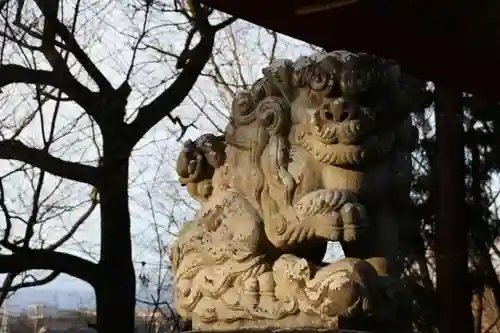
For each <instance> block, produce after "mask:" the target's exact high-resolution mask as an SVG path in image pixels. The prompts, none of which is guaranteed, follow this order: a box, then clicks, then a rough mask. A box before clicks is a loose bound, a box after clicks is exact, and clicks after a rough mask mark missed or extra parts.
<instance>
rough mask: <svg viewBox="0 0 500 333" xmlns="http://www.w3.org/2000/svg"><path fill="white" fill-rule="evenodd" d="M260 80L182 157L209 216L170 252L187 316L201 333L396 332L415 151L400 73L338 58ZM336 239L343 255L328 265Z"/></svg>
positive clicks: (274, 66) (271, 70)
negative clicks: (343, 328)
mask: <svg viewBox="0 0 500 333" xmlns="http://www.w3.org/2000/svg"><path fill="white" fill-rule="evenodd" d="M262 73H263V77H262V78H260V79H258V80H257V81H256V82H255V83H254V84H253V85H252V86H251V87H250V89H248V90H246V91H243V92H240V93H238V94H237V96H236V97H235V98H234V101H233V103H232V106H231V110H230V119H229V123H228V125H227V127H226V129H225V133H224V135H223V136H215V135H211V134H205V135H203V136H201V137H200V138H198V139H196V140H194V141H188V142H186V143H185V145H184V149H183V150H182V152H181V154H180V156H179V158H178V164H177V173H178V175H179V181H180V183H181V184H182V185H183V186H186V187H187V189H188V192H189V193H190V195H191V196H192V197H193V198H195V199H197V200H198V201H200V203H201V208H200V210H199V211H198V214H197V215H196V216H195V218H194V219H193V221H190V222H188V223H186V225H185V226H184V228H183V230H182V232H181V233H180V235H179V239H178V240H177V241H176V243H175V244H174V245H173V247H172V252H171V256H170V258H171V261H172V269H173V273H174V276H175V281H176V294H175V299H176V307H177V310H178V312H179V314H181V315H182V316H185V317H187V318H191V319H192V320H193V325H194V327H195V329H210V330H214V329H215V330H217V329H221V330H225V329H231V328H235V327H239V328H259V327H260V328H270V327H273V328H289V329H300V328H313V327H314V328H339V325H340V324H339V323H340V319H344V318H354V319H356V318H359V317H360V316H361V317H363V318H365V319H366V318H370V320H376V321H379V320H380V321H381V322H384V325H386V324H387V320H392V319H393V318H397V317H398V315H397V314H396V311H399V310H397V309H399V304H400V303H399V300H400V299H403V297H402V296H401V294H397V292H396V291H397V290H399V289H397V288H396V287H394V285H395V284H396V283H397V281H396V280H393V279H392V277H393V276H397V272H396V273H394V272H392V271H391V270H392V267H395V266H396V265H393V263H394V261H395V260H396V255H397V253H398V252H397V251H398V230H399V229H398V228H399V225H398V224H400V223H402V221H404V220H405V209H404V208H402V209H401V208H399V206H398V205H399V204H398V203H399V202H402V201H404V200H405V199H404V198H405V197H406V196H407V195H408V184H409V179H410V178H409V177H410V176H411V164H409V163H410V159H409V152H410V150H411V149H412V142H413V141H412V140H413V137H412V135H413V134H412V133H413V127H412V125H411V121H410V117H409V112H408V111H409V110H408V104H407V102H406V99H405V98H404V94H403V92H402V89H401V87H400V71H399V67H398V66H397V65H396V64H395V63H394V62H392V61H390V60H384V59H380V58H378V57H375V56H372V55H369V54H353V53H350V52H346V51H335V52H331V53H318V54H313V55H310V56H307V57H301V58H299V59H298V60H296V61H291V60H278V61H274V62H273V63H271V64H270V66H268V67H267V68H265V69H263V71H262ZM367 231H368V232H367ZM367 235H368V237H367ZM328 241H335V242H339V243H340V244H341V246H342V248H343V250H344V253H345V254H346V258H345V259H342V260H339V261H337V262H334V263H329V264H326V263H323V262H322V260H323V257H324V254H325V249H326V244H327V242H328ZM394 281H396V282H394ZM394 290H396V291H394ZM398 292H399V291H398ZM394 295H395V296H394ZM402 311H403V310H402ZM404 311H407V310H404ZM404 311H403V313H404Z"/></svg>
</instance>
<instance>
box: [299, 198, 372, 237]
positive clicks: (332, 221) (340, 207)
mask: <svg viewBox="0 0 500 333" xmlns="http://www.w3.org/2000/svg"><path fill="white" fill-rule="evenodd" d="M296 209H297V212H298V215H299V219H300V220H301V221H303V223H302V224H301V229H303V230H308V232H307V233H305V234H306V235H307V236H308V237H309V238H311V236H312V235H314V236H316V237H320V238H325V239H328V240H331V241H343V242H352V241H354V240H356V238H357V234H358V230H359V229H360V228H362V227H364V224H365V219H366V210H365V208H364V207H363V205H361V204H360V203H358V202H356V198H355V197H354V196H352V195H351V194H350V193H348V192H345V191H340V190H318V191H314V192H311V193H309V194H307V195H306V196H304V197H303V198H302V199H301V200H300V201H299V202H298V203H297V205H296ZM303 234H304V232H303V231H300V232H295V233H293V234H292V235H294V236H297V240H298V241H300V240H301V239H302V238H303V237H301V236H302V235H303Z"/></svg>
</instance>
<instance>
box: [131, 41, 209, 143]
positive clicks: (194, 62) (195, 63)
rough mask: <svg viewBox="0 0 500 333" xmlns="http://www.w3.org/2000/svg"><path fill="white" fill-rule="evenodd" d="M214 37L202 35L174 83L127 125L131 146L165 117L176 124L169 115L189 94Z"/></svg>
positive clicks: (207, 55)
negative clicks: (129, 131)
mask: <svg viewBox="0 0 500 333" xmlns="http://www.w3.org/2000/svg"><path fill="white" fill-rule="evenodd" d="M214 37H215V33H214V32H213V31H210V32H209V33H207V34H205V35H203V36H202V38H201V40H200V41H199V43H198V44H197V45H196V46H195V47H194V49H193V50H192V51H191V56H190V57H189V61H187V63H186V65H185V67H184V69H183V71H182V72H181V73H180V74H179V76H178V77H177V79H176V80H175V81H174V83H172V85H170V87H168V89H167V90H165V91H164V92H162V93H161V94H160V96H158V97H157V98H156V99H155V100H153V101H152V102H151V103H150V104H148V105H146V106H144V107H142V108H140V109H139V112H138V115H137V118H136V119H135V120H134V121H133V122H132V123H131V124H130V125H129V128H130V130H131V140H132V142H133V144H135V143H137V141H139V140H140V138H141V137H143V136H144V134H146V132H148V131H149V130H150V129H151V128H152V127H153V126H154V125H156V124H157V123H158V122H159V121H160V120H162V119H163V118H165V117H169V118H170V120H171V121H173V122H174V123H178V120H177V121H176V120H175V118H174V117H172V115H171V113H172V111H173V110H174V109H175V108H176V107H177V106H178V105H179V104H181V103H182V101H183V100H184V99H185V98H186V96H187V95H188V94H189V92H190V91H191V89H192V88H193V86H194V84H195V83H196V80H198V77H199V76H200V73H201V71H202V70H203V68H204V67H205V64H206V63H207V61H208V60H209V59H210V55H211V53H212V47H213V45H214Z"/></svg>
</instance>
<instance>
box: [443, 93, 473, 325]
mask: <svg viewBox="0 0 500 333" xmlns="http://www.w3.org/2000/svg"><path fill="white" fill-rule="evenodd" d="M435 112H436V167H437V174H436V175H435V177H436V178H435V179H436V185H437V188H436V190H437V193H436V194H437V196H436V199H437V202H436V206H437V214H436V239H435V241H436V243H435V254H436V272H437V298H438V299H437V306H438V311H439V313H438V316H439V319H438V320H439V322H438V327H439V332H440V333H472V332H473V320H472V309H471V297H472V293H471V286H470V281H469V270H468V254H467V232H468V227H469V226H468V221H467V220H466V218H465V214H464V208H465V207H464V206H465V189H464V186H465V182H464V144H463V124H462V119H463V111H462V93H461V92H460V91H455V90H451V89H449V88H447V87H443V86H439V85H436V90H435Z"/></svg>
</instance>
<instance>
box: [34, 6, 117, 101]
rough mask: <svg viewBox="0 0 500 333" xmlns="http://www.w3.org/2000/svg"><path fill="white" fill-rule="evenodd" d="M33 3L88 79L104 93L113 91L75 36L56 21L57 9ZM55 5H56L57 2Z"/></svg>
mask: <svg viewBox="0 0 500 333" xmlns="http://www.w3.org/2000/svg"><path fill="white" fill-rule="evenodd" d="M35 2H36V4H37V6H38V8H40V11H41V12H42V13H43V15H44V17H45V20H46V22H45V24H46V25H49V26H50V30H51V32H52V33H53V34H54V35H55V34H57V35H59V37H61V39H62V40H63V41H64V42H65V46H66V50H68V51H70V52H71V53H73V55H74V56H75V58H76V59H77V60H78V62H79V63H80V64H81V65H82V66H83V68H85V70H86V71H87V73H88V74H89V75H90V77H91V78H92V79H93V80H94V82H95V83H96V84H97V85H98V86H99V89H101V91H104V92H111V91H114V89H113V87H112V86H111V83H110V82H109V81H108V79H107V78H106V77H105V76H104V74H102V73H101V71H100V70H99V69H98V68H97V66H96V65H95V64H94V63H93V62H92V60H91V59H90V57H89V56H88V55H87V54H86V53H85V51H84V50H83V49H82V48H81V47H80V45H79V44H78V42H77V41H76V39H75V36H74V35H73V34H72V33H71V32H70V31H69V30H68V28H67V27H66V26H65V25H64V24H63V23H61V21H59V20H58V19H57V9H55V8H57V7H55V8H54V6H53V5H51V4H50V2H49V1H40V0H36V1H35ZM55 3H56V4H57V0H56V2H55ZM53 37H55V36H53Z"/></svg>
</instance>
